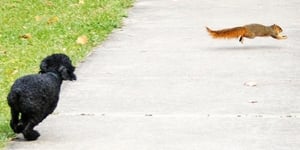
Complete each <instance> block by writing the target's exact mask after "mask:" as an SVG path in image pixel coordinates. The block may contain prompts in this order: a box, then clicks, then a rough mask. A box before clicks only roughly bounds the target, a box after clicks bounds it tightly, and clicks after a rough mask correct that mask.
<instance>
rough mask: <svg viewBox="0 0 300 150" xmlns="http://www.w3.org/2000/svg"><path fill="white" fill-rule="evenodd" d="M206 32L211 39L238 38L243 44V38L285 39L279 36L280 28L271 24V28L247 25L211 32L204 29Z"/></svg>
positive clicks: (208, 29) (284, 36)
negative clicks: (268, 37)
mask: <svg viewBox="0 0 300 150" xmlns="http://www.w3.org/2000/svg"><path fill="white" fill-rule="evenodd" d="M206 30H207V32H208V33H209V34H210V35H211V36H212V37H213V38H224V39H231V38H239V41H240V42H241V43H243V40H244V37H245V38H249V39H253V38H255V37H257V36H262V37H266V36H271V37H272V38H274V39H278V40H281V39H287V36H286V35H281V34H280V33H281V32H282V29H281V27H280V26H278V25H276V24H273V25H271V26H265V25H261V24H248V25H244V26H240V27H234V28H228V29H222V30H211V29H210V28H208V27H206Z"/></svg>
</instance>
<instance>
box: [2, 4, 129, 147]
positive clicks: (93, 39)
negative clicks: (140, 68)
mask: <svg viewBox="0 0 300 150" xmlns="http://www.w3.org/2000/svg"><path fill="white" fill-rule="evenodd" d="M133 1H134V0H37V1H35V0H1V1H0V149H1V148H3V147H4V146H5V144H6V143H7V141H8V140H9V139H10V138H12V137H13V136H14V134H13V132H12V131H11V129H10V127H9V117H10V114H9V113H10V111H9V107H8V105H7V101H6V96H7V94H8V91H9V88H10V86H11V85H12V83H13V82H14V80H15V79H16V78H18V77H20V76H23V75H27V74H32V73H37V72H38V71H39V63H40V61H41V60H42V59H43V58H44V57H45V56H47V55H49V54H52V53H66V54H67V55H69V56H70V57H71V59H72V61H73V62H74V63H75V64H78V63H79V62H80V61H81V60H83V59H84V57H85V56H86V55H87V54H88V53H89V52H90V51H91V49H92V48H93V47H94V46H96V45H98V44H100V43H101V41H103V40H104V39H105V38H106V37H107V35H108V34H109V33H111V31H112V30H113V29H114V28H118V27H120V26H121V25H122V23H121V21H122V18H123V17H126V9H127V8H128V7H130V6H132V4H133Z"/></svg>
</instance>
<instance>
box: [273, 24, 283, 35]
mask: <svg viewBox="0 0 300 150" xmlns="http://www.w3.org/2000/svg"><path fill="white" fill-rule="evenodd" d="M271 27H272V29H274V30H275V31H276V32H277V33H280V32H282V29H281V27H280V26H279V25H277V24H273V25H272V26H271Z"/></svg>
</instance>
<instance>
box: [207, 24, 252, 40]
mask: <svg viewBox="0 0 300 150" xmlns="http://www.w3.org/2000/svg"><path fill="white" fill-rule="evenodd" d="M206 30H207V32H208V33H209V34H210V35H211V36H212V37H213V38H225V39H231V38H239V37H240V36H242V35H244V34H245V33H246V28H245V27H235V28H230V29H222V30H216V31H214V30H211V29H209V28H208V27H206Z"/></svg>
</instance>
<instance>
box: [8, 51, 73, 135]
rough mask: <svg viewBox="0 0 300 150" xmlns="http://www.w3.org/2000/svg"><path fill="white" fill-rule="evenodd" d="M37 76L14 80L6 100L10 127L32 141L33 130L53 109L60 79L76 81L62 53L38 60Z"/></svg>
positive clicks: (67, 58)
mask: <svg viewBox="0 0 300 150" xmlns="http://www.w3.org/2000/svg"><path fill="white" fill-rule="evenodd" d="M40 69H41V70H40V74H33V75H27V76H24V77H21V78H19V79H17V80H16V81H15V83H14V84H13V85H12V87H11V91H10V93H9V94H8V97H7V100H8V104H9V106H10V108H11V121H10V126H11V128H12V129H13V131H14V132H15V133H23V135H24V137H25V139H26V140H36V139H37V138H38V137H39V136H40V134H39V133H38V132H37V131H35V130H33V128H34V127H35V126H36V125H38V124H39V123H40V122H41V121H43V120H44V119H45V118H46V117H47V116H48V115H49V114H51V113H52V112H53V111H54V109H55V108H56V105H57V102H58V99H59V92H60V87H61V84H62V81H63V80H71V81H72V80H76V75H75V74H74V70H75V67H74V66H72V62H71V60H70V58H69V57H68V56H67V55H65V54H53V55H50V56H48V57H46V58H45V59H44V60H42V62H41V65H40Z"/></svg>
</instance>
